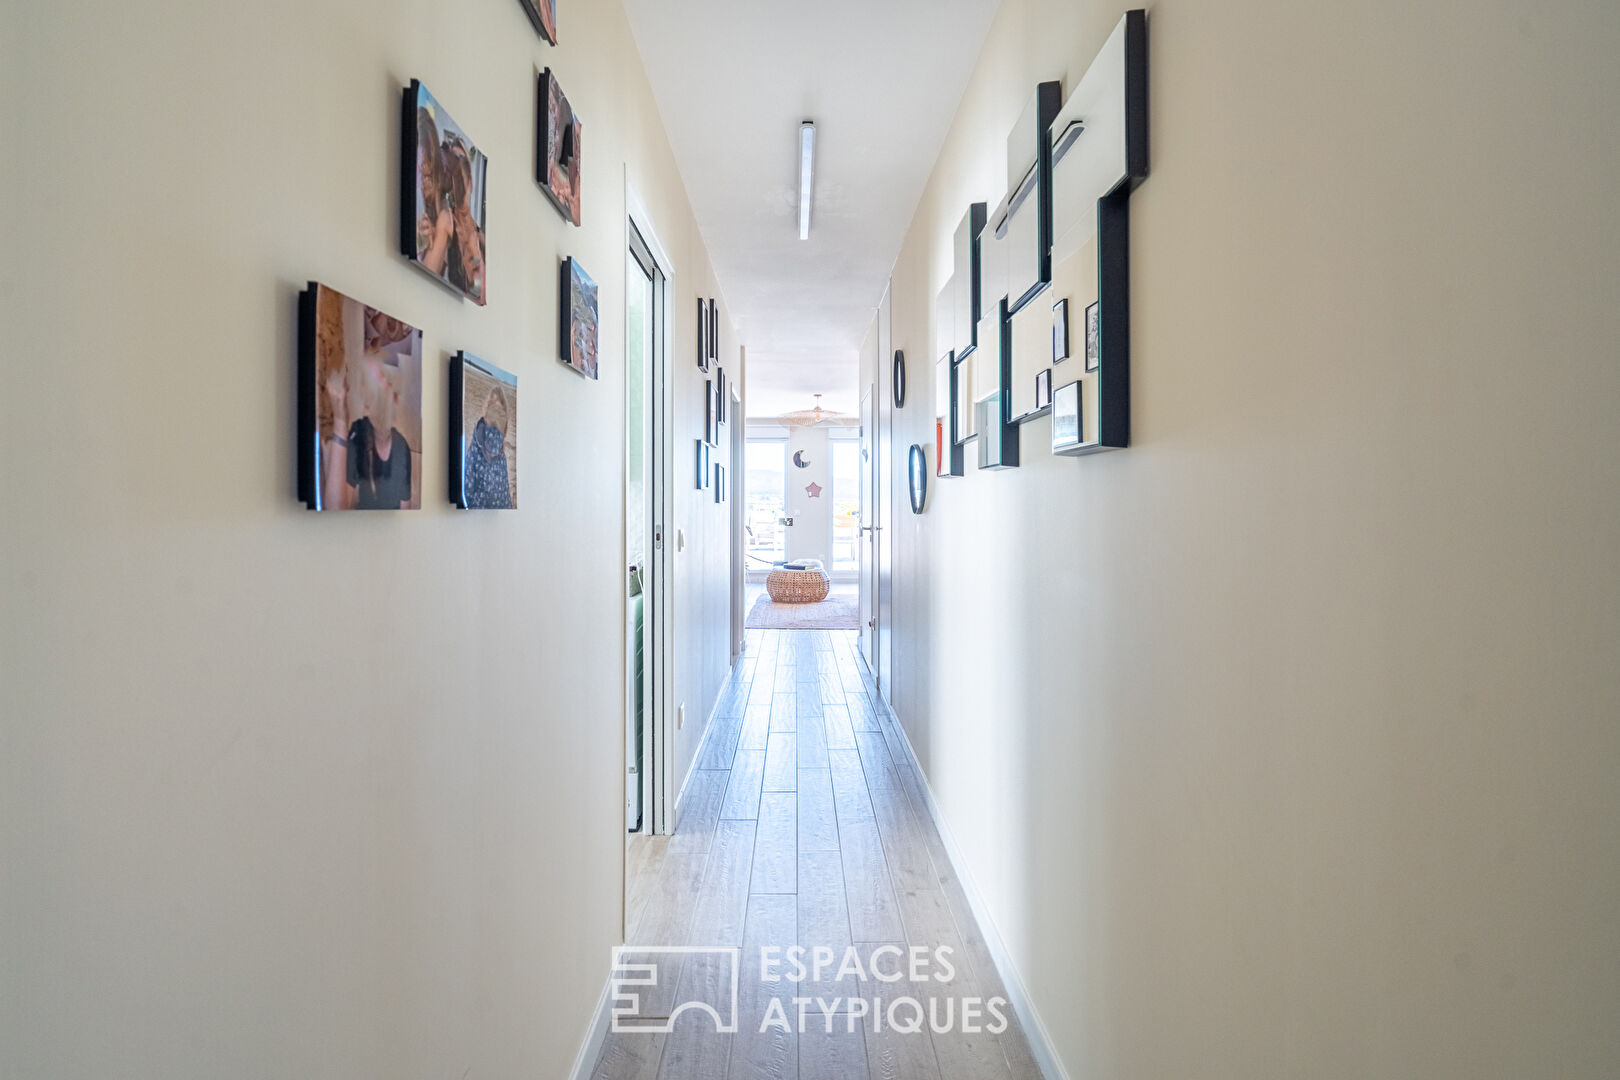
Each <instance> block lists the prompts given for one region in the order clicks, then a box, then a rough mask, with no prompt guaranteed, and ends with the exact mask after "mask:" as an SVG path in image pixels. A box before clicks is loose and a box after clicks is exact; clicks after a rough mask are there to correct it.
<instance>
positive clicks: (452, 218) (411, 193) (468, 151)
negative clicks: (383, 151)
mask: <svg viewBox="0 0 1620 1080" xmlns="http://www.w3.org/2000/svg"><path fill="white" fill-rule="evenodd" d="M404 125H405V132H404V141H403V149H404V161H403V163H402V168H403V189H402V192H401V195H400V250H401V251H402V252H403V253H404V255H405V256H406V257H407V258H409V259H410V260H411V261H413V262H415V263H416V264H417V265H418V266H420V267H421V268H422V269H423V270H426V271H427V272H428V273H429V274H432V275H433V276H434V277H436V278H438V279H439V280H440V281H442V282H444V283H445V284H446V285H448V286H450V287H451V288H453V289H455V290H457V291H458V292H461V293H462V294H464V295H465V296H467V298H468V299H470V300H472V301H473V302H474V303H477V304H484V303H485V302H486V301H487V300H488V295H487V290H486V282H485V275H484V241H485V237H484V188H485V184H484V181H485V177H486V175H487V174H488V172H489V159H488V158H486V157H485V156H484V154H483V152H482V151H481V150H479V149H478V147H476V146H474V145H473V141H472V140H471V139H469V138H468V137H467V134H466V132H464V131H462V130H461V128H460V127H459V126H457V124H456V122H455V121H454V120H453V119H451V117H450V114H449V113H447V112H445V110H444V107H443V106H442V105H440V104H439V103H438V101H437V100H436V99H435V98H434V97H433V95H432V94H430V93H429V92H428V89H427V87H425V86H423V85H422V84H421V83H420V82H417V81H415V80H412V82H411V85H410V86H409V87H407V88H406V90H405V107H404Z"/></svg>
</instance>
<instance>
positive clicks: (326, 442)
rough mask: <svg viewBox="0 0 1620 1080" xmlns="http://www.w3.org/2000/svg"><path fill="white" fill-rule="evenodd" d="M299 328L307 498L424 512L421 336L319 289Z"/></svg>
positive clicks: (326, 504)
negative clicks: (422, 510) (422, 508)
mask: <svg viewBox="0 0 1620 1080" xmlns="http://www.w3.org/2000/svg"><path fill="white" fill-rule="evenodd" d="M300 314H301V319H300V327H299V337H300V342H299V346H300V347H299V355H300V364H301V367H302V370H301V371H300V376H301V377H300V394H301V396H303V397H304V398H305V400H303V401H301V402H300V403H299V404H300V417H301V419H302V423H301V424H300V428H301V438H302V444H301V449H302V451H303V457H302V470H301V473H302V474H301V475H300V477H299V479H300V482H301V490H302V494H303V498H304V501H305V502H306V503H307V504H308V505H309V508H310V509H312V510H415V509H417V508H418V507H420V506H421V505H422V486H421V485H422V480H421V477H422V469H421V464H422V332H421V331H420V330H418V329H416V328H415V327H413V326H410V325H408V324H406V323H405V322H403V321H401V320H399V319H396V318H394V317H393V316H391V315H386V314H384V313H383V312H381V311H378V310H377V309H376V308H373V307H368V306H367V305H365V304H362V303H360V302H359V301H357V300H353V299H350V298H349V297H347V296H344V295H343V294H342V293H340V292H338V291H337V290H335V289H330V288H328V287H326V286H325V285H320V284H317V283H314V282H312V283H311V284H310V286H309V289H308V291H307V292H305V294H304V298H303V304H302V307H301V312H300Z"/></svg>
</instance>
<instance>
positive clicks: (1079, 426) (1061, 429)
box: [1052, 379, 1085, 454]
mask: <svg viewBox="0 0 1620 1080" xmlns="http://www.w3.org/2000/svg"><path fill="white" fill-rule="evenodd" d="M1082 400H1083V399H1082V398H1081V396H1080V380H1079V379H1076V380H1075V381H1074V382H1070V383H1064V384H1063V385H1062V386H1060V387H1058V388H1057V389H1056V390H1054V391H1053V392H1052V453H1054V454H1078V453H1083V452H1085V417H1084V416H1083V415H1082V412H1081V408H1080V406H1081V402H1082Z"/></svg>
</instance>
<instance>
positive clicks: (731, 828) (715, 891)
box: [637, 751, 756, 945]
mask: <svg viewBox="0 0 1620 1080" xmlns="http://www.w3.org/2000/svg"><path fill="white" fill-rule="evenodd" d="M754 752H756V751H750V753H754ZM754 829H755V823H754V822H753V821H726V820H722V821H721V822H720V824H719V825H717V826H715V830H714V848H713V850H711V851H710V852H709V863H708V865H707V866H706V867H705V868H704V873H703V886H702V888H700V889H699V890H698V897H697V907H696V910H695V911H694V912H693V914H692V931H691V934H690V943H691V944H693V945H741V944H742V932H743V917H744V916H745V915H746V914H747V912H748V881H749V876H750V873H751V871H752V868H753V860H754ZM637 944H644V943H642V942H637Z"/></svg>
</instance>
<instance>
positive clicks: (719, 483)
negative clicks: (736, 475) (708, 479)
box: [714, 462, 726, 503]
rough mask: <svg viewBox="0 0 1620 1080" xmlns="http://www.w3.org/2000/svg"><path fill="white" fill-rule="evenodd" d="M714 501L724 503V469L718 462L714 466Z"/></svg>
mask: <svg viewBox="0 0 1620 1080" xmlns="http://www.w3.org/2000/svg"><path fill="white" fill-rule="evenodd" d="M714 501H715V502H717V503H723V502H725V501H726V467H725V466H724V465H721V464H719V463H718V462H716V463H715V466H714Z"/></svg>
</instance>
